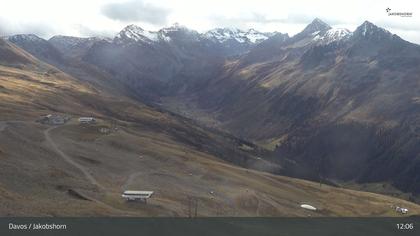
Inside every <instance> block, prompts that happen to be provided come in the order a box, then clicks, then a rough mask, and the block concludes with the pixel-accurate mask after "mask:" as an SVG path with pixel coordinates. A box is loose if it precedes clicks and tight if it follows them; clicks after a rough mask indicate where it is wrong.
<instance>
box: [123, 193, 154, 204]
mask: <svg viewBox="0 0 420 236" xmlns="http://www.w3.org/2000/svg"><path fill="white" fill-rule="evenodd" d="M152 195H153V191H132V190H127V191H124V192H123V194H122V195H121V197H123V198H124V199H125V200H127V201H143V202H147V199H149V198H151V197H152Z"/></svg>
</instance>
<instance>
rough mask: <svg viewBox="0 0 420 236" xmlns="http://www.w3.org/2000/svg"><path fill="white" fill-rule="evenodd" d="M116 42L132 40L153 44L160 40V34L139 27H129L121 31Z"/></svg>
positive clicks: (116, 37)
mask: <svg viewBox="0 0 420 236" xmlns="http://www.w3.org/2000/svg"><path fill="white" fill-rule="evenodd" d="M115 40H117V41H121V40H130V41H134V42H139V41H145V42H153V41H157V40H158V33H157V32H153V31H147V30H144V29H143V28H141V27H139V26H137V25H129V26H127V27H125V28H124V29H123V30H121V31H120V32H119V33H118V34H117V36H115Z"/></svg>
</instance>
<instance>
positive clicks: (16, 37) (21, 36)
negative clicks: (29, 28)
mask: <svg viewBox="0 0 420 236" xmlns="http://www.w3.org/2000/svg"><path fill="white" fill-rule="evenodd" d="M5 38H6V39H7V40H9V41H26V42H28V41H31V42H40V41H45V40H44V39H42V38H40V37H38V36H36V35H35V34H16V35H13V36H6V37H5Z"/></svg>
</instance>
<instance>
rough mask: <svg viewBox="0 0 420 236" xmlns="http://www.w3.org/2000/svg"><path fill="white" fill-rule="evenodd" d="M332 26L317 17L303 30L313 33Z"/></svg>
mask: <svg viewBox="0 0 420 236" xmlns="http://www.w3.org/2000/svg"><path fill="white" fill-rule="evenodd" d="M330 29H331V26H329V25H328V24H327V23H325V22H323V21H322V20H320V19H319V18H315V19H314V20H313V21H312V22H311V23H310V24H309V25H308V26H306V28H305V29H304V30H303V31H302V32H301V33H303V34H305V35H306V34H313V33H314V32H317V31H320V32H323V31H327V30H330Z"/></svg>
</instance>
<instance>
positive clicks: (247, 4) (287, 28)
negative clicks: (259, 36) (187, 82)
mask: <svg viewBox="0 0 420 236" xmlns="http://www.w3.org/2000/svg"><path fill="white" fill-rule="evenodd" d="M388 7H389V8H390V9H391V11H393V12H412V13H413V16H412V17H399V16H388V14H387V12H386V10H385V9H386V8H388ZM0 12H1V13H0V34H1V35H10V34H17V33H34V34H37V35H39V36H41V37H44V38H49V37H51V36H52V35H56V34H62V35H73V36H113V35H114V34H116V33H117V32H118V31H119V30H121V29H122V28H123V27H124V26H126V25H128V24H133V23H134V24H137V25H139V26H141V27H143V28H144V29H148V30H156V29H159V28H161V27H164V26H169V25H171V24H173V23H175V22H178V23H180V24H182V25H185V26H187V27H189V28H192V29H195V30H198V31H200V32H202V31H205V30H208V29H211V28H214V27H238V28H241V29H247V28H255V29H257V30H260V31H278V32H282V33H289V34H290V35H293V34H296V33H297V32H299V31H301V30H302V29H303V28H304V27H305V26H306V25H307V24H309V23H310V22H311V21H312V20H313V19H314V18H315V17H318V18H320V19H322V20H323V21H325V22H326V23H328V24H330V25H331V26H333V27H345V28H348V29H349V30H354V29H355V28H356V27H357V26H358V25H360V24H362V23H363V21H365V20H369V21H371V22H373V23H374V24H376V25H378V26H381V27H383V28H386V29H387V30H389V31H391V32H392V33H396V34H398V35H400V36H401V37H402V38H404V39H406V40H408V41H411V42H415V43H418V44H420V1H418V0H417V1H416V0H347V1H338V0H335V1H334V0H329V1H327V0H316V1H314V0H288V1H279V0H176V1H175V0H153V1H152V0H0Z"/></svg>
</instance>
